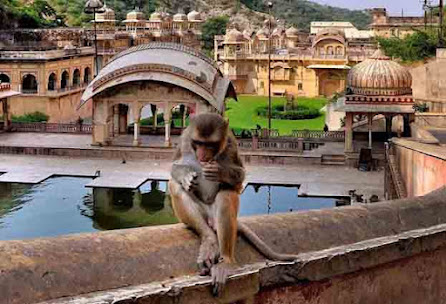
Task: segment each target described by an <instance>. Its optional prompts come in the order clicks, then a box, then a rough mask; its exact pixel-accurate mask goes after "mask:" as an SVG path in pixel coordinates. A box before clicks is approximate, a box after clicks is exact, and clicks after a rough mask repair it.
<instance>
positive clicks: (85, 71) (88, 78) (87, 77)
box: [84, 67, 91, 83]
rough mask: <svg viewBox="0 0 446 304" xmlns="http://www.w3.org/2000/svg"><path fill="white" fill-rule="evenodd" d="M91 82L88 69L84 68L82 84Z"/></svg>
mask: <svg viewBox="0 0 446 304" xmlns="http://www.w3.org/2000/svg"><path fill="white" fill-rule="evenodd" d="M90 80H91V70H90V68H89V67H86V68H85V70H84V83H89V82H90Z"/></svg>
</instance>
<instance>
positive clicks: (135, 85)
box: [81, 43, 236, 146]
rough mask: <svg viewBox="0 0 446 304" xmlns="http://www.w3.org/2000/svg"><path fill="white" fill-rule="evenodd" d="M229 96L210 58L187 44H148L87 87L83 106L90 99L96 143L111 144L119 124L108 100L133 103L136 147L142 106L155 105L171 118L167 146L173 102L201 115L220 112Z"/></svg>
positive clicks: (116, 61)
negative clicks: (186, 105)
mask: <svg viewBox="0 0 446 304" xmlns="http://www.w3.org/2000/svg"><path fill="white" fill-rule="evenodd" d="M160 53H162V54H163V55H164V56H163V57H160V56H159V54H160ZM226 97H234V98H236V95H235V90H234V87H233V85H232V83H231V82H230V81H229V79H227V78H225V77H224V76H223V75H222V73H221V72H220V70H219V69H218V66H217V64H216V62H214V61H213V60H212V59H210V58H209V57H207V56H206V55H204V54H203V53H200V52H198V51H197V50H195V49H193V48H189V47H186V46H184V45H179V44H174V43H150V44H147V45H138V46H136V47H133V48H130V49H128V50H126V51H124V52H122V53H120V54H118V55H116V56H115V57H113V59H112V60H110V61H109V62H108V63H107V65H105V66H104V67H103V68H102V69H101V71H100V72H99V74H98V75H97V76H96V77H95V79H94V80H93V81H92V82H91V83H90V84H89V85H88V86H87V88H86V90H85V92H84V93H83V95H82V98H81V106H82V105H83V104H84V103H86V102H87V101H88V100H92V102H93V109H94V110H93V116H94V117H93V120H94V121H95V125H94V127H93V142H95V143H100V144H109V143H112V140H111V137H113V133H111V132H110V130H113V129H114V128H115V126H113V123H114V120H115V119H110V115H111V113H110V104H116V103H119V102H123V101H126V102H131V103H132V115H133V116H132V118H133V130H134V138H133V145H135V146H138V145H140V144H141V138H140V136H139V135H140V129H141V128H140V127H141V126H140V118H141V109H142V108H144V106H145V105H146V104H154V105H156V106H157V107H159V108H162V109H163V112H164V113H163V118H164V121H166V122H169V123H165V125H164V135H165V139H164V144H165V145H166V146H170V145H171V138H170V134H171V122H172V117H171V114H172V112H171V109H172V106H173V105H177V104H180V103H190V104H194V105H195V109H196V111H197V113H202V112H220V113H222V112H223V111H224V108H225V99H226ZM149 111H151V110H149ZM146 140H147V138H146Z"/></svg>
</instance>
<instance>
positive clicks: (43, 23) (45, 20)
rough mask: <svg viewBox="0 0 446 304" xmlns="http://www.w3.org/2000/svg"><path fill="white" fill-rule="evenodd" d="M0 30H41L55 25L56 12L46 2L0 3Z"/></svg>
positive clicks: (35, 0) (10, 1)
mask: <svg viewBox="0 0 446 304" xmlns="http://www.w3.org/2000/svg"><path fill="white" fill-rule="evenodd" d="M0 18H1V20H2V21H1V22H0V29H11V28H14V27H19V28H41V27H51V26H55V25H56V21H55V20H56V11H55V9H54V8H53V7H52V6H51V5H50V4H49V3H48V1H47V0H34V1H33V2H31V3H27V4H24V3H22V1H20V0H2V1H0Z"/></svg>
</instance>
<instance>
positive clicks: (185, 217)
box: [169, 113, 296, 295]
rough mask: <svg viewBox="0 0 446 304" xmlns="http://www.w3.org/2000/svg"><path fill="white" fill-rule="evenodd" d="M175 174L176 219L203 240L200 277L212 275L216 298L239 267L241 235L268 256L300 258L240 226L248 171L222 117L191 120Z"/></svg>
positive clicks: (202, 116)
mask: <svg viewBox="0 0 446 304" xmlns="http://www.w3.org/2000/svg"><path fill="white" fill-rule="evenodd" d="M171 176H172V178H171V179H170V181H169V192H170V194H171V197H172V205H173V209H174V212H175V215H176V216H177V218H178V219H179V220H180V221H181V222H183V223H184V224H186V225H187V226H189V227H190V228H192V229H193V230H194V231H195V232H196V233H198V235H199V236H200V238H201V245H200V250H199V254H198V259H197V262H198V266H199V268H200V274H201V275H209V274H210V275H211V276H212V282H213V286H214V288H213V293H214V295H219V294H220V293H221V291H222V288H223V286H224V284H225V282H226V279H227V277H228V275H230V274H231V273H232V271H233V270H234V269H235V268H236V267H237V265H236V261H235V258H234V249H235V243H236V240H237V231H240V232H241V233H242V234H243V235H244V236H245V237H246V238H247V239H248V240H249V241H250V242H251V243H253V245H254V246H255V247H256V248H257V249H258V250H259V251H260V252H261V253H262V254H263V255H265V256H266V257H267V258H270V259H273V260H295V259H296V255H288V254H279V253H276V252H274V251H273V250H272V249H271V248H269V247H268V245H266V244H265V243H264V242H263V241H262V240H260V238H259V237H258V236H257V235H256V234H255V233H254V232H253V231H252V230H250V229H249V228H248V227H247V226H245V225H243V224H241V223H237V214H238V209H239V194H240V192H241V190H242V183H243V180H244V178H245V170H244V168H243V163H242V161H241V159H240V156H239V154H238V149H237V143H236V140H235V138H234V136H233V135H232V133H231V132H230V130H229V127H228V122H226V121H225V120H224V119H223V118H222V117H221V116H220V115H218V114H212V113H207V114H200V115H197V116H195V117H194V118H193V119H191V121H190V125H189V126H188V127H187V128H186V129H185V130H184V132H183V134H182V136H181V144H180V146H179V148H178V150H177V153H176V155H175V162H174V164H173V166H172V171H171Z"/></svg>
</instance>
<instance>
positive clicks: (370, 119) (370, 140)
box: [367, 113, 373, 149]
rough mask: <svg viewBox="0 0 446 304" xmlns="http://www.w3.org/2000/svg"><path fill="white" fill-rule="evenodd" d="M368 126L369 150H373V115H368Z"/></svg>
mask: <svg viewBox="0 0 446 304" xmlns="http://www.w3.org/2000/svg"><path fill="white" fill-rule="evenodd" d="M367 116H368V117H367V120H368V121H367V124H368V129H369V149H372V128H373V114H372V113H368V114H367Z"/></svg>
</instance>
